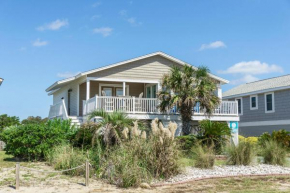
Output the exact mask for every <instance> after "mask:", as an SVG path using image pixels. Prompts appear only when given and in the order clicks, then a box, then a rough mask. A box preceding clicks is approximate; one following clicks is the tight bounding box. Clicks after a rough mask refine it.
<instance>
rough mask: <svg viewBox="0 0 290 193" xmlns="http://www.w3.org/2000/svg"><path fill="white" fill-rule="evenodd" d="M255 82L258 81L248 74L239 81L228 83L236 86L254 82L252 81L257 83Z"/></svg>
mask: <svg viewBox="0 0 290 193" xmlns="http://www.w3.org/2000/svg"><path fill="white" fill-rule="evenodd" d="M257 80H259V78H257V77H255V76H253V75H250V74H248V75H245V76H243V77H242V78H240V79H236V80H232V81H230V84H233V85H238V84H243V83H248V82H254V81H257Z"/></svg>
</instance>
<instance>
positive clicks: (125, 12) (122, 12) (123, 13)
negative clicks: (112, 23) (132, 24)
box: [119, 9, 127, 16]
mask: <svg viewBox="0 0 290 193" xmlns="http://www.w3.org/2000/svg"><path fill="white" fill-rule="evenodd" d="M119 14H120V15H121V16H125V15H127V11H126V10H124V9H123V10H121V11H120V12H119Z"/></svg>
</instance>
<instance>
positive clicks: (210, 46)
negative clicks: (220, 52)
mask: <svg viewBox="0 0 290 193" xmlns="http://www.w3.org/2000/svg"><path fill="white" fill-rule="evenodd" d="M225 47H227V46H226V44H225V43H224V42H222V41H215V42H211V43H209V44H202V45H201V46H200V48H199V50H200V51H202V50H205V49H216V48H225Z"/></svg>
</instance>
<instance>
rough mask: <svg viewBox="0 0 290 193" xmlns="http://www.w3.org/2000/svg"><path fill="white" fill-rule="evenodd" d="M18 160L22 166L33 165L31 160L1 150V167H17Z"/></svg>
mask: <svg viewBox="0 0 290 193" xmlns="http://www.w3.org/2000/svg"><path fill="white" fill-rule="evenodd" d="M17 162H19V163H20V165H22V166H28V165H29V166H30V165H31V162H28V161H22V160H18V159H16V158H15V157H13V156H12V155H7V154H6V153H5V151H0V168H10V167H15V165H16V163H17Z"/></svg>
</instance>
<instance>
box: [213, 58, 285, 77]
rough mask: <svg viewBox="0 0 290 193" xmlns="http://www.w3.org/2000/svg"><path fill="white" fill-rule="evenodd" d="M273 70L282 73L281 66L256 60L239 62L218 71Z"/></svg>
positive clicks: (253, 72)
mask: <svg viewBox="0 0 290 193" xmlns="http://www.w3.org/2000/svg"><path fill="white" fill-rule="evenodd" d="M273 72H279V73H283V68H282V67H280V66H278V65H276V64H272V65H269V64H267V63H265V62H264V63H262V62H260V61H258V60H254V61H248V62H239V63H236V64H234V65H233V66H231V67H229V68H228V69H227V70H225V71H219V73H221V74H252V75H253V74H268V73H273Z"/></svg>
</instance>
